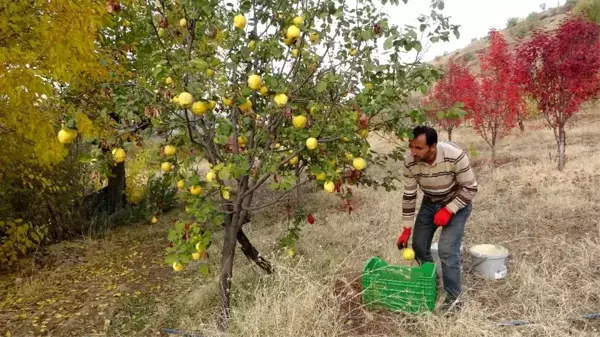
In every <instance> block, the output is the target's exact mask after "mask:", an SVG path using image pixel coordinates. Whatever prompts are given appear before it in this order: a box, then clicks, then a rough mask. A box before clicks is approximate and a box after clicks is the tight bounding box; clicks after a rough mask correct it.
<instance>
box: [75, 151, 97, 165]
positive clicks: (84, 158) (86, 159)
mask: <svg viewBox="0 0 600 337" xmlns="http://www.w3.org/2000/svg"><path fill="white" fill-rule="evenodd" d="M92 160H94V157H92V155H91V154H89V153H82V154H80V155H79V156H77V161H78V162H80V163H84V164H85V163H91V162H92Z"/></svg>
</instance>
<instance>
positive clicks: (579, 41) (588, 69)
mask: <svg viewBox="0 0 600 337" xmlns="http://www.w3.org/2000/svg"><path fill="white" fill-rule="evenodd" d="M518 56H519V57H518V62H517V73H518V78H519V82H520V83H521V84H522V85H523V88H524V89H525V90H526V91H527V92H528V93H529V94H530V95H531V96H532V97H533V98H535V100H536V101H537V104H538V109H539V111H540V112H541V113H542V114H543V115H544V117H545V118H546V122H547V124H548V126H549V127H550V128H552V130H553V131H554V137H555V138H556V144H557V146H558V158H559V159H558V169H559V170H562V169H563V168H564V166H565V148H566V132H565V125H566V123H567V121H568V120H569V118H570V117H571V116H573V114H575V113H576V112H577V111H578V110H579V107H580V106H581V103H583V102H585V101H586V100H588V99H590V98H592V97H594V96H595V95H597V94H598V93H599V92H600V26H598V25H596V24H594V23H591V22H588V21H586V20H584V19H582V18H580V17H575V16H574V17H571V18H569V19H567V20H566V21H564V22H563V23H562V24H561V25H560V26H559V27H558V28H557V29H555V30H553V31H550V32H538V33H536V34H535V35H533V37H532V39H531V40H529V41H526V42H524V43H523V44H522V45H521V46H520V47H519V48H518Z"/></svg>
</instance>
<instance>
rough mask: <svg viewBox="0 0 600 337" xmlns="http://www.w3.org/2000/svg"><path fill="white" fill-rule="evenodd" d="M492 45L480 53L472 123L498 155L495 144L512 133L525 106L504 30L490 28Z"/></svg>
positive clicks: (494, 155) (494, 157)
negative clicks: (477, 89)
mask: <svg viewBox="0 0 600 337" xmlns="http://www.w3.org/2000/svg"><path fill="white" fill-rule="evenodd" d="M489 39H490V48H489V49H488V50H487V51H486V52H485V53H484V54H482V55H481V56H480V59H481V70H482V74H481V76H480V91H479V97H478V100H477V104H476V108H475V109H474V112H473V125H474V127H475V130H476V131H477V133H479V134H480V135H481V136H482V137H483V139H484V140H485V141H486V143H487V144H488V145H489V146H490V148H491V149H492V160H495V159H496V145H497V144H498V141H500V140H501V139H502V138H503V137H505V136H506V135H508V134H509V133H510V130H511V129H512V128H513V127H514V126H515V122H516V121H517V116H518V115H519V114H522V113H523V112H524V110H525V107H524V99H523V95H522V92H521V90H520V89H519V87H518V86H517V85H516V77H515V74H514V71H513V69H514V64H515V61H514V57H513V55H512V54H511V52H510V51H509V49H508V44H507V42H506V40H505V39H504V37H503V36H502V33H500V32H498V31H496V30H491V31H490V32H489Z"/></svg>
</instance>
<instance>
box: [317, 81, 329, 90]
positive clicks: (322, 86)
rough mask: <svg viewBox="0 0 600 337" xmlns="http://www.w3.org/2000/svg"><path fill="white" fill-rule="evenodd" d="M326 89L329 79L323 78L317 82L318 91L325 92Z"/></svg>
mask: <svg viewBox="0 0 600 337" xmlns="http://www.w3.org/2000/svg"><path fill="white" fill-rule="evenodd" d="M325 90H327V81H325V80H322V81H321V82H319V84H317V92H323V91H325Z"/></svg>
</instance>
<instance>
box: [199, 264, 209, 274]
mask: <svg viewBox="0 0 600 337" xmlns="http://www.w3.org/2000/svg"><path fill="white" fill-rule="evenodd" d="M200 273H201V274H202V275H204V276H209V275H210V268H209V267H208V265H207V264H203V265H201V266H200Z"/></svg>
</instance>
